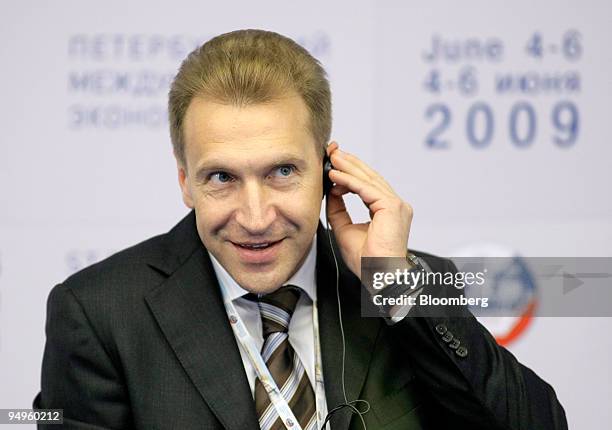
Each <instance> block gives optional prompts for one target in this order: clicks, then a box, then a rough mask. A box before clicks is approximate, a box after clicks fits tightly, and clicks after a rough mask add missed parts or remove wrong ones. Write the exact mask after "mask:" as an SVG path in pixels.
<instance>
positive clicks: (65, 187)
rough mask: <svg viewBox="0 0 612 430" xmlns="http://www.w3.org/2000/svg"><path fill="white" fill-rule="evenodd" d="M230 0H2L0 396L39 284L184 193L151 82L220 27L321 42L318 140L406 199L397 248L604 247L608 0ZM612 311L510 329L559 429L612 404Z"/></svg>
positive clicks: (34, 323) (33, 373) (22, 384)
mask: <svg viewBox="0 0 612 430" xmlns="http://www.w3.org/2000/svg"><path fill="white" fill-rule="evenodd" d="M238 3H239V4H238V5H237V4H236V2H232V3H227V2H226V3H223V2H220V3H219V4H215V3H213V2H209V3H204V2H200V1H195V0H192V1H186V0H183V1H175V2H173V3H172V4H170V2H165V4H164V5H154V4H151V2H147V1H144V0H138V1H132V2H129V3H128V2H122V1H117V0H113V1H104V2H102V1H98V2H81V1H56V2H43V1H39V2H34V1H12V2H9V1H6V2H4V3H3V11H2V14H1V15H0V54H1V57H0V58H1V61H2V74H1V76H2V79H0V90H1V92H0V94H2V98H1V99H0V118H1V119H0V121H1V122H0V125H1V132H0V148H1V156H0V189H1V191H0V207H1V208H2V211H1V212H0V381H1V382H0V408H29V407H31V406H30V405H31V401H32V398H33V397H34V395H35V394H36V392H37V390H38V389H39V384H40V382H39V380H40V364H41V358H42V352H43V346H44V318H45V303H46V298H47V294H48V292H49V290H50V289H51V288H52V287H53V285H55V284H56V283H57V282H60V281H62V280H63V279H65V278H66V277H67V276H68V275H69V274H71V273H73V272H74V271H76V270H78V269H80V268H82V267H84V266H86V265H88V264H90V263H92V262H95V261H97V260H99V259H101V258H104V257H106V256H108V255H109V254H111V253H112V252H115V251H117V250H119V249H122V248H124V247H126V246H128V245H131V244H134V243H136V242H138V241H141V240H143V239H145V238H147V237H150V236H152V235H155V234H159V233H161V232H165V231H167V230H168V229H169V228H171V227H172V226H173V225H174V224H175V223H176V222H177V221H178V220H179V219H180V218H181V217H182V216H183V215H184V214H185V213H186V212H187V209H186V208H185V207H184V206H183V205H182V202H181V200H180V194H179V188H178V184H177V179H176V172H175V165H174V160H173V158H172V155H171V145H170V140H169V135H168V130H167V124H166V120H165V115H166V112H165V106H166V96H167V89H168V80H169V79H171V77H172V76H173V74H174V73H175V72H176V70H177V67H178V65H179V64H180V61H181V60H182V58H183V57H184V56H185V55H186V54H187V53H188V52H189V51H190V50H191V49H192V48H193V47H195V46H196V44H198V43H201V42H203V41H205V40H207V39H208V38H210V37H212V36H214V35H216V34H220V33H223V32H226V31H231V30H235V29H239V28H263V29H269V30H274V31H278V32H280V33H282V34H286V35H288V36H290V37H292V38H294V39H296V40H298V41H299V42H300V43H301V44H302V45H304V46H305V47H306V48H308V49H309V50H310V51H311V53H313V54H314V55H315V56H316V57H317V58H319V59H320V60H321V61H322V63H323V65H324V66H325V68H326V69H327V71H328V73H329V77H330V80H331V85H332V92H333V104H334V126H333V127H334V128H333V134H332V138H334V139H336V140H338V141H339V143H340V144H341V146H343V147H344V148H345V149H347V150H349V151H351V152H353V153H355V154H357V155H358V156H359V157H361V158H362V159H364V160H365V161H367V162H369V163H371V165H372V166H373V167H374V168H375V169H377V170H378V171H379V172H381V173H382V174H383V176H384V177H385V178H387V180H388V181H389V182H390V183H391V184H392V185H393V186H394V187H396V189H397V191H398V192H399V193H400V194H401V195H402V196H403V197H404V199H405V200H407V201H408V202H410V203H411V204H412V206H413V207H414V209H415V219H414V223H413V227H412V233H411V239H410V242H409V244H410V246H411V247H412V248H416V249H420V250H424V251H428V252H432V253H436V254H439V255H443V256H452V255H453V254H454V253H456V252H459V251H460V250H462V249H463V250H464V249H466V248H468V247H472V246H484V247H485V248H486V247H489V248H491V247H503V248H504V249H509V250H512V252H516V253H518V254H520V255H524V256H612V198H611V197H610V191H609V187H610V183H611V182H612V172H611V169H610V160H611V159H612V146H611V145H610V130H609V128H606V127H609V126H610V119H609V118H610V115H609V100H610V97H611V96H612V78H611V77H610V76H612V53H611V52H612V51H611V50H610V48H609V46H608V44H609V43H610V40H612V37H611V36H612V5H611V4H610V3H609V2H605V1H603V0H602V1H595V0H590V1H581V2H578V1H576V0H574V1H551V0H547V1H540V2H533V1H527V0H520V1H519V0H517V1H514V2H505V3H501V2H491V1H463V2H454V1H452V0H447V1H429V2H407V1H385V2H374V1H371V2H366V1H352V2H350V3H349V2H346V3H331V2H325V1H311V2H306V3H300V4H298V3H293V4H289V3H288V2H282V1H268V2H265V1H264V2H257V3H253V2H247V1H241V2H238ZM349 203H350V206H349V207H350V209H351V210H352V211H353V212H355V213H357V214H358V215H357V219H359V218H361V219H363V218H364V217H365V216H366V214H365V213H364V211H363V208H362V206H361V204H360V203H359V202H357V201H356V199H354V198H351V199H350V201H349ZM611 329H612V320H611V319H609V318H597V319H596V318H539V319H537V320H535V321H532V322H531V324H529V325H528V326H527V327H526V328H525V329H524V330H522V331H521V332H520V333H519V335H518V336H516V338H515V339H514V341H513V342H512V343H510V344H509V345H508V347H509V348H510V350H511V351H512V352H513V353H514V354H515V355H516V356H517V357H518V358H519V359H520V360H521V361H522V362H523V363H524V364H526V365H528V366H530V367H532V368H533V369H534V370H535V371H536V372H537V373H538V374H540V375H541V376H542V377H543V378H545V379H546V380H547V381H549V382H550V383H551V384H552V385H553V386H554V387H555V389H556V391H557V394H558V397H559V399H560V401H561V402H562V404H563V405H564V407H565V409H566V412H567V415H568V420H569V422H570V427H571V428H577V429H604V428H608V426H609V424H608V423H609V422H610V421H611V419H612V412H611V410H610V408H609V407H608V405H609V402H610V399H611V398H612V388H611V386H612V378H611V375H610V370H609V362H610V360H611V358H612V340H611V339H612V338H611V337H610V336H609V334H608V331H609V330H611ZM20 428H22V427H20Z"/></svg>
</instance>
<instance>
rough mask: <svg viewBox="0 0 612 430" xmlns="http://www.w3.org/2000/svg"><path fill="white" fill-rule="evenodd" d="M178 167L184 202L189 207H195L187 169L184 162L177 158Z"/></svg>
mask: <svg viewBox="0 0 612 430" xmlns="http://www.w3.org/2000/svg"><path fill="white" fill-rule="evenodd" d="M176 169H177V171H178V181H179V185H180V186H181V194H182V196H183V203H185V206H187V207H188V208H189V209H193V206H194V205H193V197H192V196H191V189H190V188H189V183H188V182H187V171H186V168H185V166H183V163H181V162H180V161H179V160H178V159H177V160H176Z"/></svg>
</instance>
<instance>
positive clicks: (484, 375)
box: [34, 30, 567, 430]
mask: <svg viewBox="0 0 612 430" xmlns="http://www.w3.org/2000/svg"><path fill="white" fill-rule="evenodd" d="M169 111H170V127H171V135H172V139H173V144H174V153H175V156H176V159H177V167H178V176H179V184H180V186H181V191H182V195H183V200H184V202H185V204H186V205H187V206H188V207H189V208H191V209H192V211H191V212H190V213H189V214H188V215H187V216H186V217H185V218H184V219H183V220H181V221H180V222H179V223H178V224H177V225H176V226H175V227H174V228H173V229H172V230H171V231H170V232H168V233H166V234H164V235H160V236H156V237H153V238H151V239H149V240H147V241H145V242H142V243H140V244H138V245H135V246H133V247H131V248H128V249H126V250H124V251H121V252H119V253H117V254H115V255H113V256H111V257H109V258H107V259H106V260H104V261H102V262H99V263H97V264H94V265H92V266H90V267H88V268H86V269H84V270H82V271H80V272H78V273H76V274H74V275H72V276H71V277H69V278H68V279H67V280H66V281H64V282H63V283H61V284H59V285H57V286H56V287H55V288H53V290H52V291H51V293H50V295H49V300H48V309H47V324H46V332H47V343H46V346H45V353H44V359H43V371H42V389H41V392H40V393H39V394H38V395H37V396H36V398H35V400H34V406H35V407H36V408H62V409H64V428H72V429H124V428H137V429H147V430H149V429H171V428H176V429H192V428H194V429H195V428H205V429H222V428H225V429H253V428H259V427H261V428H262V429H269V428H270V429H271V428H274V429H281V428H297V424H299V426H300V428H316V427H317V422H318V423H319V424H320V423H321V419H322V418H324V417H325V415H326V412H332V414H331V419H330V423H331V426H332V428H333V429H341V430H345V429H349V428H350V429H359V428H362V427H363V425H364V424H365V425H366V426H367V428H369V429H425V428H428V429H439V428H447V427H453V428H470V429H565V428H567V424H566V420H565V414H564V411H563V408H562V407H561V405H560V404H559V402H558V401H557V399H556V396H555V393H554V391H553V389H552V388H551V387H550V386H549V385H548V384H546V383H545V382H544V381H542V380H541V379H540V378H539V377H538V376H537V375H535V374H534V373H533V372H532V371H531V370H530V369H528V368H526V367H525V366H523V365H521V364H520V363H519V362H518V361H517V360H516V359H515V358H514V356H512V354H510V352H508V351H507V350H505V349H504V348H502V347H500V346H498V345H497V344H496V342H495V340H494V339H493V338H492V337H491V335H490V334H489V333H488V332H487V331H486V329H484V327H483V326H482V325H480V324H479V323H478V322H477V321H476V320H475V318H474V317H473V316H472V315H471V314H469V312H468V311H467V309H464V308H460V309H459V312H460V316H456V315H453V316H451V315H450V314H449V315H439V314H437V315H429V314H427V313H426V312H424V311H423V310H422V309H421V308H419V307H418V306H414V307H412V308H410V309H409V312H408V316H405V317H403V318H398V319H395V320H390V319H383V318H366V317H362V316H361V311H362V309H361V296H360V292H361V289H362V281H361V279H360V276H361V261H362V260H361V258H362V257H401V258H404V257H405V255H406V250H407V241H408V237H409V231H410V224H411V221H412V208H411V207H410V205H409V204H408V203H406V202H403V201H402V200H401V199H400V198H399V197H398V196H397V194H396V193H395V192H394V191H393V189H392V188H391V187H390V186H389V184H387V183H386V182H385V181H384V179H383V178H382V177H381V176H380V175H379V174H378V173H376V172H375V171H374V170H372V169H371V168H370V167H368V166H367V165H366V164H365V163H363V162H362V161H361V160H359V159H358V158H357V157H355V156H353V155H351V154H348V153H346V152H344V151H341V150H340V149H339V147H338V145H337V143H332V144H331V145H327V144H326V142H328V139H329V133H330V130H331V101H330V93H329V84H328V83H327V80H326V79H325V76H324V72H323V70H322V68H321V67H320V65H319V64H318V62H316V60H314V59H313V58H312V57H310V55H309V54H308V53H307V52H306V51H305V50H304V49H303V48H301V47H299V45H297V44H295V43H294V42H293V41H291V40H289V39H287V38H284V37H283V36H280V35H278V34H276V33H271V32H263V31H255V30H248V31H239V32H233V33H228V34H225V35H221V36H219V37H217V38H214V39H212V40H211V41H209V42H207V43H206V44H205V45H203V46H202V47H201V48H200V49H198V50H196V51H194V52H193V53H192V54H190V56H189V57H188V58H187V60H186V61H185V62H184V63H183V65H182V66H181V69H180V71H179V73H178V75H177V77H176V78H175V81H174V82H173V84H172V89H171V92H170V102H169ZM325 154H326V155H327V156H329V157H330V158H331V162H332V163H333V167H334V168H333V169H332V170H331V171H330V172H329V173H328V175H329V179H331V180H332V181H333V182H335V183H336V185H335V186H334V187H333V189H332V190H331V191H330V192H329V194H328V199H327V207H326V210H327V214H328V216H329V221H330V223H331V226H332V228H333V234H331V232H329V231H328V230H327V229H325V228H324V227H323V226H322V224H321V222H320V220H319V213H320V208H321V195H322V191H323V175H322V172H323V164H322V161H323V156H324V155H325ZM346 193H354V194H356V195H358V196H359V197H360V198H361V199H362V201H363V202H364V204H366V206H367V207H368V209H369V211H370V217H371V221H370V222H369V223H365V224H356V223H353V222H352V220H351V218H350V216H349V214H348V213H347V211H346V208H345V206H344V202H343V198H342V196H343V195H344V194H346ZM328 234H329V237H328ZM328 238H329V242H328V240H327V239H328ZM412 254H414V255H416V257H417V260H418V259H420V261H424V262H425V263H426V265H427V266H428V267H429V269H430V270H432V271H440V272H456V270H457V269H456V267H454V265H453V264H452V262H450V261H449V260H445V259H441V258H437V257H434V256H431V255H429V254H425V253H421V252H417V251H412ZM413 261H414V260H406V261H405V264H406V267H412V266H411V265H412V264H413ZM336 264H337V266H336ZM336 269H337V270H338V278H336ZM336 280H337V281H338V284H337V285H338V288H339V298H340V303H341V306H340V307H339V306H338V304H339V302H338V297H337V296H336ZM433 288H435V285H432V286H427V287H426V289H425V290H423V293H424V292H426V291H429V292H431V290H432V289H433ZM428 289H429V290H428ZM291 297H293V302H292V304H289V302H290V301H291V300H285V299H286V298H289V299H291ZM407 309H408V308H405V309H404V310H407ZM304 310H308V311H310V310H312V311H313V312H312V319H311V318H310V316H309V315H310V314H309V313H308V312H305V311H304ZM455 311H456V310H455ZM317 320H318V324H317V322H316V321H317ZM341 327H342V329H343V331H344V333H343V334H342V331H341ZM310 334H312V336H311V335H310ZM343 337H344V339H343ZM251 344H252V345H256V346H257V347H258V348H257V351H256V354H257V356H258V357H259V359H258V358H257V357H254V356H253V355H252V354H251V353H250V352H251V351H252V348H251V346H252V345H251ZM318 345H320V359H321V360H320V362H319V359H318V357H317V355H318V354H317V348H318ZM343 349H345V351H344V352H345V354H343ZM260 352H261V356H259V354H260ZM263 356H266V358H265V359H263V358H262V357H263ZM262 363H263V366H264V367H266V368H265V369H262V366H261V364H262ZM267 372H269V376H270V378H268V373H267ZM321 373H322V375H321ZM281 375H284V376H281ZM319 376H322V378H319ZM270 381H272V382H270ZM276 386H278V389H279V390H280V393H281V394H282V395H280V396H278V397H275V395H276V394H278V392H277V391H275V388H276ZM320 387H322V388H323V390H322V392H321V391H319V388H320ZM356 399H361V400H364V401H367V403H368V405H369V409H368V410H367V412H365V413H362V414H355V413H353V412H354V411H351V409H350V408H349V407H344V408H340V409H338V410H337V409H336V407H339V406H342V405H343V404H346V403H347V402H350V401H353V400H356ZM320 400H323V401H322V402H320ZM364 404H365V403H356V404H354V406H355V407H356V408H358V409H360V410H362V411H364V408H363V405H364ZM284 406H288V409H285V408H284ZM296 421H297V423H296Z"/></svg>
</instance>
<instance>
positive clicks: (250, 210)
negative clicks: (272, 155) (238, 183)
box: [236, 181, 276, 235]
mask: <svg viewBox="0 0 612 430" xmlns="http://www.w3.org/2000/svg"><path fill="white" fill-rule="evenodd" d="M239 199H240V201H239V202H238V206H239V209H238V211H237V214H236V221H237V222H238V224H240V225H241V226H242V227H243V228H244V229H245V230H246V231H247V232H248V233H249V234H252V235H258V234H265V233H266V232H267V230H268V228H269V227H270V226H271V225H272V223H273V222H274V219H275V218H276V209H275V208H274V205H273V204H272V202H271V196H270V193H269V192H268V190H266V189H265V188H264V187H263V186H262V185H261V184H259V183H257V182H255V181H253V182H246V183H245V185H244V187H243V188H242V192H241V193H240V196H239Z"/></svg>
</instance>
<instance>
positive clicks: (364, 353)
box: [317, 223, 381, 430]
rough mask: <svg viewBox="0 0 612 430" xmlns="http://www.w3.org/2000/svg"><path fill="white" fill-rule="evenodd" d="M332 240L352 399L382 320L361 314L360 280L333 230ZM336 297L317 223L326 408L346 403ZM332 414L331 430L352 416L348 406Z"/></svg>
mask: <svg viewBox="0 0 612 430" xmlns="http://www.w3.org/2000/svg"><path fill="white" fill-rule="evenodd" d="M332 242H333V244H334V250H335V252H336V258H337V259H338V267H339V274H340V282H339V284H340V301H341V310H342V322H343V328H344V336H345V340H346V355H345V356H346V359H345V375H344V380H345V382H346V384H345V386H346V397H347V399H348V401H351V400H355V399H357V398H358V397H359V394H360V393H361V388H362V386H363V383H364V381H365V377H366V374H367V370H368V367H369V364H370V359H371V356H372V352H373V349H374V343H375V341H376V337H377V334H378V331H379V330H380V323H381V320H380V319H379V318H362V317H361V310H360V309H361V308H360V300H361V298H360V294H361V284H360V281H359V279H358V278H357V277H356V276H355V275H354V274H353V273H352V272H350V270H349V269H348V268H347V267H346V265H345V264H344V262H343V260H342V257H341V255H340V250H339V249H338V247H337V245H336V243H335V238H334V237H333V234H332ZM337 300H338V299H337V295H336V266H335V264H334V260H333V255H332V253H331V248H330V246H329V238H328V236H327V232H326V229H325V228H323V226H322V224H321V223H319V228H318V230H317V301H318V307H319V333H320V339H321V356H322V360H323V378H324V383H325V395H326V397H327V408H328V410H329V411H331V410H332V408H334V407H336V406H338V405H340V404H343V403H345V400H344V394H343V392H342V334H341V331H340V320H339V318H338V303H337ZM355 406H356V407H357V408H358V409H360V410H363V409H364V407H363V405H362V404H356V405H355ZM333 417H334V418H332V419H331V421H330V422H331V425H332V428H333V429H334V430H336V429H338V430H345V429H347V428H348V426H349V424H350V419H351V413H350V411H349V409H348V408H344V409H343V410H342V411H341V412H337V413H335V414H334V415H333Z"/></svg>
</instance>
